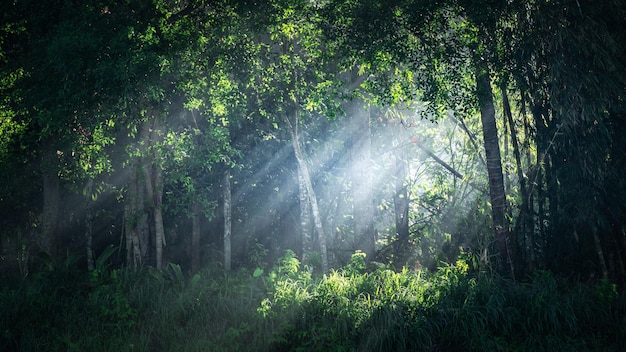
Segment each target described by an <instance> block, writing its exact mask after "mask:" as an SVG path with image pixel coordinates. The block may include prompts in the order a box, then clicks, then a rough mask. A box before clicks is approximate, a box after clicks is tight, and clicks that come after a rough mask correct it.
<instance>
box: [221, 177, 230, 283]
mask: <svg viewBox="0 0 626 352" xmlns="http://www.w3.org/2000/svg"><path fill="white" fill-rule="evenodd" d="M222 187H223V190H224V270H225V271H230V269H231V256H232V248H231V226H232V223H231V202H232V195H231V189H230V168H228V167H227V168H226V171H225V172H224V178H223V181H222Z"/></svg>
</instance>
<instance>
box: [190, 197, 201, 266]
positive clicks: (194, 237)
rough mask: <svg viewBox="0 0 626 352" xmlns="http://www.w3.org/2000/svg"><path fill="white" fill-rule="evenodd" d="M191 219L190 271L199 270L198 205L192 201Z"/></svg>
mask: <svg viewBox="0 0 626 352" xmlns="http://www.w3.org/2000/svg"><path fill="white" fill-rule="evenodd" d="M191 212H192V218H191V271H192V272H194V273H195V272H197V271H198V270H200V204H199V203H198V201H194V202H193V205H192V208H191Z"/></svg>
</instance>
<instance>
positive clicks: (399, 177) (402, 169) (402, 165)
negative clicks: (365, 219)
mask: <svg viewBox="0 0 626 352" xmlns="http://www.w3.org/2000/svg"><path fill="white" fill-rule="evenodd" d="M394 158H395V168H394V187H395V192H394V194H393V205H394V211H395V220H396V221H395V223H396V234H397V236H398V237H397V242H396V248H395V249H394V252H395V254H396V255H397V257H398V263H397V264H398V266H399V267H401V266H405V265H407V260H408V259H409V258H408V253H407V252H408V249H409V235H410V233H409V193H408V191H407V185H406V177H407V173H408V172H407V164H406V160H405V159H404V158H402V157H401V156H400V155H398V154H396V155H395V157H394Z"/></svg>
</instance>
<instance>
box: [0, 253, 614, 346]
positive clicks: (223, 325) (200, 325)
mask: <svg viewBox="0 0 626 352" xmlns="http://www.w3.org/2000/svg"><path fill="white" fill-rule="evenodd" d="M306 269H307V268H305V267H303V266H302V265H301V264H300V262H299V261H298V260H297V259H296V258H295V256H294V255H292V254H290V253H287V254H286V255H285V256H284V257H282V258H281V259H280V260H279V261H278V262H277V263H276V264H275V265H274V266H273V267H272V268H266V269H261V268H257V269H256V270H245V269H241V270H238V271H236V272H232V273H229V274H224V273H223V272H221V271H219V270H209V269H206V270H204V271H202V272H199V273H197V274H194V275H186V274H184V273H183V272H182V271H181V269H180V267H179V266H178V265H174V264H170V265H168V266H167V267H166V268H165V269H164V270H161V271H157V270H154V269H152V268H145V269H142V270H137V271H131V270H126V269H109V268H107V267H104V266H101V267H99V268H97V269H96V270H95V271H93V272H91V273H85V272H83V271H80V270H77V269H72V267H71V266H69V267H63V268H55V269H54V270H51V271H42V272H38V273H36V274H33V275H30V276H29V277H27V278H16V277H13V276H11V275H8V274H7V273H4V274H2V281H1V286H0V302H2V304H1V305H0V346H3V349H4V350H6V351H625V350H626V339H625V336H626V297H625V295H624V292H623V291H622V290H621V289H620V288H619V287H618V286H617V285H615V284H612V283H610V282H608V281H606V280H600V281H597V282H594V283H585V284H580V283H575V282H570V281H567V280H565V279H562V278H559V277H556V276H555V275H553V274H551V273H549V272H546V271H539V272H536V273H535V274H534V275H532V276H531V277H529V278H528V280H526V281H524V282H512V281H511V280H507V279H503V278H500V277H498V276H497V275H494V274H492V273H486V272H480V271H475V272H473V271H472V270H470V269H469V267H468V265H467V264H466V263H464V262H462V261H459V262H457V263H456V264H455V265H450V266H445V267H442V268H440V269H439V270H438V271H437V272H436V273H428V272H415V271H408V270H403V271H401V272H396V271H393V270H388V269H387V268H385V267H382V266H381V267H379V268H374V269H371V270H368V268H366V266H365V264H364V262H362V261H361V258H360V257H358V256H355V257H353V261H352V262H351V263H350V264H349V265H347V266H346V267H344V268H342V269H340V270H337V271H333V272H332V273H330V274H327V275H325V276H319V277H318V276H316V275H313V276H312V275H311V274H310V273H309V271H308V270H306Z"/></svg>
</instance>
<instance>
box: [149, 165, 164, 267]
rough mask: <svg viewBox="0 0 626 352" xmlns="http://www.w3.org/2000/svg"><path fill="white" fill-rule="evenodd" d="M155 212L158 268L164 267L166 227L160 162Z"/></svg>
mask: <svg viewBox="0 0 626 352" xmlns="http://www.w3.org/2000/svg"><path fill="white" fill-rule="evenodd" d="M152 208H153V214H154V240H155V241H154V242H155V245H156V253H155V254H156V268H157V269H161V267H163V247H165V228H164V226H163V168H162V167H161V165H160V163H156V165H155V166H154V194H153V198H152Z"/></svg>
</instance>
